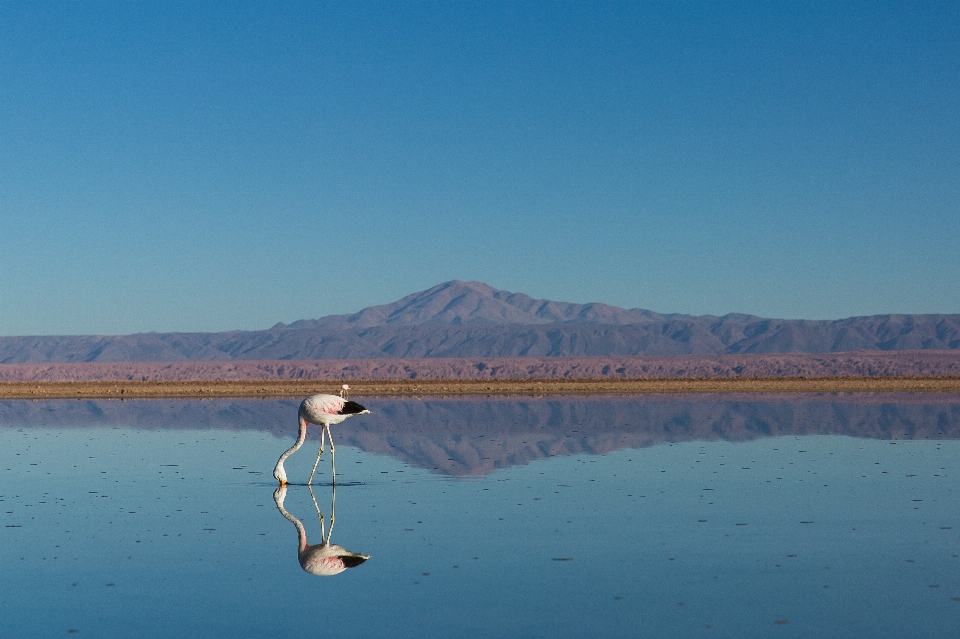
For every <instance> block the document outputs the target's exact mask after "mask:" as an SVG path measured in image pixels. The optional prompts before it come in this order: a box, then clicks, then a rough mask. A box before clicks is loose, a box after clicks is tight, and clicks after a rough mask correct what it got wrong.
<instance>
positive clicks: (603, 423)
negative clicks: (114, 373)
mask: <svg viewBox="0 0 960 639" xmlns="http://www.w3.org/2000/svg"><path fill="white" fill-rule="evenodd" d="M299 401H300V400H299V399H270V400H264V399H225V400H127V401H121V400H92V401H82V400H53V401H30V400H16V401H4V402H0V427H4V426H7V427H10V426H16V427H20V426H22V425H24V424H29V425H30V426H31V427H38V426H39V427H44V426H46V427H56V428H74V427H91V426H97V427H104V426H124V427H137V428H145V429H201V430H202V429H216V430H232V431H262V432H269V433H272V434H274V435H276V436H277V437H278V438H281V439H288V438H290V439H292V438H293V437H294V436H295V435H296V420H295V416H296V414H297V406H298V404H299ZM364 402H365V404H368V405H369V407H370V408H371V409H372V414H370V415H364V416H363V418H362V419H356V420H353V421H351V422H350V423H349V424H345V425H340V426H337V427H335V430H336V431H337V438H338V439H337V440H338V441H339V442H343V443H344V444H347V445H351V446H355V447H357V448H359V449H360V450H363V451H365V452H371V453H377V454H383V455H390V456H392V457H395V458H397V459H400V460H401V461H404V462H406V463H408V464H412V465H415V466H419V467H421V468H425V469H429V470H432V471H434V472H437V473H440V474H445V475H452V476H469V475H474V476H479V475H485V474H488V473H490V472H492V471H494V470H497V469H500V468H507V467H510V466H515V465H522V464H526V463H529V462H531V461H533V460H536V459H542V458H549V457H558V456H566V455H575V454H584V453H585V454H604V453H609V452H613V451H616V450H621V449H625V448H645V447H649V446H655V445H658V444H664V443H679V442H686V441H705V442H706V441H730V442H743V441H750V440H755V439H763V438H768V437H781V436H785V435H797V436H800V435H845V436H850V437H857V438H868V439H883V440H901V439H903V440H910V439H960V396H958V395H952V394H946V395H945V394H815V395H812V394H799V395H764V396H758V395H741V396H729V395H670V396H662V395H661V396H656V395H651V396H604V397H550V398H530V397H515V398H495V399H490V398H482V399H481V398H427V399H422V400H421V399H397V398H383V399H378V398H375V397H371V398H365V399H364ZM310 437H317V435H316V434H315V432H311V433H310Z"/></svg>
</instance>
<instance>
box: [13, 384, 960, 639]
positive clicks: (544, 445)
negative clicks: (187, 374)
mask: <svg viewBox="0 0 960 639" xmlns="http://www.w3.org/2000/svg"><path fill="white" fill-rule="evenodd" d="M363 402H364V403H365V404H367V405H368V406H369V407H370V408H371V409H372V410H373V411H374V413H373V414H372V415H368V416H367V415H365V416H362V417H358V418H355V419H351V420H349V421H347V422H345V423H344V424H341V425H340V426H336V427H334V437H335V441H336V443H337V444H338V446H337V470H338V473H339V476H338V484H337V487H336V492H335V494H334V489H333V488H332V486H331V485H330V466H329V460H328V459H326V456H327V455H329V452H327V453H326V454H325V459H324V460H322V461H321V465H320V467H319V470H318V477H319V480H315V486H314V487H313V491H312V493H311V491H310V489H309V488H308V487H306V486H302V485H293V486H290V487H289V488H288V489H287V490H286V492H285V494H278V493H276V491H275V489H276V483H275V481H274V480H273V478H272V477H271V471H272V468H273V465H274V463H275V462H276V458H277V456H278V455H279V454H280V452H282V451H283V450H285V449H286V448H287V447H288V446H289V445H290V443H291V442H292V441H293V439H294V436H295V431H296V423H295V415H296V405H297V402H295V401H288V400H274V401H264V400H238V401H227V400H223V401H152V402H151V401H127V402H120V401H101V402H80V401H51V402H0V566H2V570H3V579H2V580H0V636H3V637H8V636H9V637H51V636H60V635H69V634H77V635H80V636H90V637H119V636H134V635H135V636H144V637H168V636H175V635H183V636H201V635H202V636H212V637H217V636H224V637H226V636H230V637H237V636H244V637H259V636H268V635H269V636H277V635H282V636H285V637H299V636H311V637H313V636H317V635H326V634H330V635H336V636H339V637H355V636H357V637H359V636H385V637H421V638H422V637H433V636H436V637H447V636H452V635H462V636H490V637H514V636H516V637H521V636H522V637H527V636H532V637H537V636H543V637H560V636H564V637H566V636H571V637H572V636H577V637H584V636H588V637H594V636H596V637H600V636H603V637H607V636H611V637H617V636H623V637H628V636H629V637H636V636H651V637H653V636H656V637H691V636H693V637H696V636H704V637H772V636H785V637H808V636H824V637H862V636H871V637H903V636H911V637H943V636H951V635H952V633H954V632H955V629H956V628H957V627H960V558H958V555H960V537H958V533H960V514H958V508H957V506H958V497H960V397H957V396H942V395H939V396H937V395H930V396H900V397H896V396H869V395H865V396H802V397H766V398H758V397H756V396H754V397H747V398H727V399H726V400H724V401H720V398H718V396H709V397H670V398H662V397H661V398H656V397H648V398H641V399H637V398H622V397H621V398H591V399H583V398H552V399H542V400H532V399H506V400H496V401H481V400H476V399H460V400H422V401H421V400H412V399H411V400H395V399H390V400H386V399H384V400H378V399H375V398H371V399H369V400H367V399H364V400H363ZM317 444H318V440H317V438H316V434H314V435H313V436H312V437H311V439H309V440H308V442H307V444H306V445H305V446H304V448H303V449H302V450H301V451H299V452H298V453H297V454H295V455H294V456H293V457H292V458H291V459H290V460H289V461H288V463H287V472H288V474H289V475H290V476H291V479H292V481H295V482H296V481H298V479H299V481H301V482H302V481H304V480H305V479H306V477H307V476H308V475H309V473H310V468H311V466H312V464H313V461H314V459H315V456H316V447H317ZM334 498H335V503H333V502H334ZM318 513H320V514H322V516H323V519H322V524H321V519H320V517H319V516H318ZM334 514H335V523H333V527H332V530H331V529H330V526H331V518H332V515H334ZM321 525H322V526H323V529H322V530H321ZM300 527H302V532H301V528H300ZM322 533H327V534H329V542H330V544H331V545H334V544H335V545H337V546H340V547H342V548H343V549H345V550H346V551H350V552H352V553H355V554H359V555H368V556H369V557H370V558H369V559H368V560H366V561H362V562H361V561H360V560H359V559H355V560H353V561H348V563H357V564H358V565H356V566H354V567H351V568H346V569H345V570H344V571H343V572H341V573H340V574H336V575H333V576H317V575H314V574H310V573H309V572H307V571H306V570H305V569H304V568H302V567H301V561H302V562H303V564H304V565H305V566H306V567H307V568H311V569H317V566H318V565H319V564H318V563H317V562H319V561H320V560H322V559H323V557H324V556H326V555H329V554H337V552H340V554H343V553H342V552H341V551H337V552H331V549H332V546H326V547H324V546H322V542H323V541H324V538H323V536H322ZM302 535H305V538H304V539H303V545H304V552H300V544H301V536H302ZM333 550H336V549H335V548H333ZM311 562H313V563H311ZM321 563H322V562H321Z"/></svg>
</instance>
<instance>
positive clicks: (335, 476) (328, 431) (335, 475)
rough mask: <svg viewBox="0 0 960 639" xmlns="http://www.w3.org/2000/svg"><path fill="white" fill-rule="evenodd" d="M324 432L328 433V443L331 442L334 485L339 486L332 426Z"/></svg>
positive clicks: (325, 428)
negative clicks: (331, 432)
mask: <svg viewBox="0 0 960 639" xmlns="http://www.w3.org/2000/svg"><path fill="white" fill-rule="evenodd" d="M324 430H326V431H327V441H328V442H330V463H331V464H332V468H333V485H334V486H336V485H337V455H336V452H337V449H335V448H334V447H333V435H331V434H330V426H329V425H327V426H324Z"/></svg>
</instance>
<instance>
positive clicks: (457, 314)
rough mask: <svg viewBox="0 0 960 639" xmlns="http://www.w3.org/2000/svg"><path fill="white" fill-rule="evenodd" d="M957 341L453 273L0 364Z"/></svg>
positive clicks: (920, 328) (5, 351) (896, 323)
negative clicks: (510, 284) (274, 312)
mask: <svg viewBox="0 0 960 639" xmlns="http://www.w3.org/2000/svg"><path fill="white" fill-rule="evenodd" d="M956 349H960V314H956V315H945V314H931V315H902V314H899V315H898V314H888V315H872V316H864V317H852V318H846V319H840V320H784V319H771V318H762V317H758V316H754V315H747V314H741V313H730V314H727V315H723V316H714V315H703V316H693V315H683V314H677V313H674V314H660V313H655V312H653V311H648V310H644V309H639V308H636V309H623V308H619V307H616V306H610V305H607V304H601V303H588V304H573V303H567V302H554V301H551V300H538V299H535V298H532V297H530V296H528V295H525V294H523V293H512V292H509V291H503V290H499V289H495V288H493V287H492V286H489V285H487V284H484V283H482V282H461V281H459V280H452V281H450V282H444V283H442V284H439V285H437V286H434V287H432V288H430V289H427V290H425V291H420V292H418V293H413V294H411V295H408V296H406V297H404V298H402V299H400V300H397V301H396V302H393V303H391V304H384V305H379V306H371V307H368V308H365V309H362V310H360V311H358V312H357V313H352V314H347V315H329V316H326V317H321V318H319V319H315V320H298V321H296V322H293V323H291V324H289V325H287V324H282V323H281V324H276V325H274V326H273V327H271V328H269V329H266V330H260V331H228V332H222V333H137V334H133V335H120V336H104V335H74V336H33V337H30V336H28V337H0V363H18V364H23V363H43V362H127V361H158V362H163V361H221V360H309V359H377V358H409V359H417V358H457V357H528V356H536V357H586V356H614V355H616V356H626V355H697V354H702V355H714V354H722V353H731V354H738V353H740V354H748V353H837V352H849V351H858V350H878V351H899V350H956Z"/></svg>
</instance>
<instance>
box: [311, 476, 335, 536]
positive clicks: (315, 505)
mask: <svg viewBox="0 0 960 639" xmlns="http://www.w3.org/2000/svg"><path fill="white" fill-rule="evenodd" d="M307 490H309V491H310V499H312V500H313V507H314V508H316V510H317V518H318V519H319V520H320V538H321V539H323V540H324V541H326V535H325V533H324V526H323V513H322V512H320V504H318V503H317V496H316V495H314V494H313V486H311V485H310V484H307ZM330 528H333V522H332V521H331V522H330Z"/></svg>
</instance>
